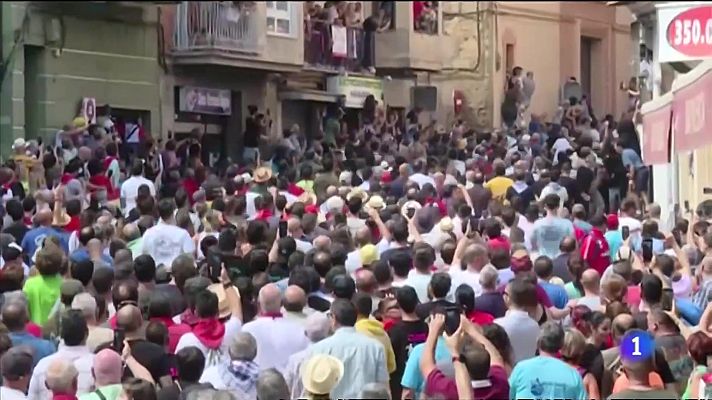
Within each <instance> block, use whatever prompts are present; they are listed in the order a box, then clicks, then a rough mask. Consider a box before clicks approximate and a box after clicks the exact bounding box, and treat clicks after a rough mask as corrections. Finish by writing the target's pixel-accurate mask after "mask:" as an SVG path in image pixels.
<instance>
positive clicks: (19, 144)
mask: <svg viewBox="0 0 712 400" xmlns="http://www.w3.org/2000/svg"><path fill="white" fill-rule="evenodd" d="M26 145H27V143H26V142H25V139H23V138H17V139H15V141H14V142H12V149H13V150H15V149H17V148H19V147H25V146H26Z"/></svg>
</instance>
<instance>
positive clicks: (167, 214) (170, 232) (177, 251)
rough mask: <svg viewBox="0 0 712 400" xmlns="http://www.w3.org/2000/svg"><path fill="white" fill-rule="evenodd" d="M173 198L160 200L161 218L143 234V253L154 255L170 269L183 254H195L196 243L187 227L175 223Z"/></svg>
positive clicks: (154, 258)
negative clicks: (182, 227)
mask: <svg viewBox="0 0 712 400" xmlns="http://www.w3.org/2000/svg"><path fill="white" fill-rule="evenodd" d="M175 208H176V206H175V203H174V202H173V199H171V198H166V199H161V201H159V202H158V214H159V215H160V217H161V220H160V221H158V223H157V224H156V225H155V226H153V227H151V228H149V229H148V230H147V231H146V233H145V234H144V235H143V251H142V253H143V254H148V255H150V256H151V257H153V260H154V261H155V262H156V265H161V264H163V265H164V266H165V267H166V268H167V269H168V271H170V268H171V264H173V260H175V258H176V257H178V256H179V255H181V254H186V253H187V254H191V255H192V254H193V253H194V252H195V243H194V242H193V239H192V238H191V237H190V235H189V234H188V232H187V231H186V230H185V229H181V228H179V227H177V226H176V225H175V218H174V212H175Z"/></svg>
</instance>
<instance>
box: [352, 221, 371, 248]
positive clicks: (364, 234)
mask: <svg viewBox="0 0 712 400" xmlns="http://www.w3.org/2000/svg"><path fill="white" fill-rule="evenodd" d="M356 242H357V243H358V244H359V246H365V245H367V244H369V243H371V230H370V229H369V228H368V226H364V227H362V228H359V230H358V231H356Z"/></svg>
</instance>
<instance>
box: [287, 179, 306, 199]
mask: <svg viewBox="0 0 712 400" xmlns="http://www.w3.org/2000/svg"><path fill="white" fill-rule="evenodd" d="M287 192H288V193H289V194H291V195H292V196H297V197H299V196H301V195H302V194H304V189H302V188H300V187H299V186H297V184H296V183H293V182H289V184H288V185H287Z"/></svg>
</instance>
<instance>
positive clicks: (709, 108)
mask: <svg viewBox="0 0 712 400" xmlns="http://www.w3.org/2000/svg"><path fill="white" fill-rule="evenodd" d="M672 93H673V100H672V113H673V132H674V137H675V140H674V142H675V151H691V150H695V149H700V148H703V147H705V146H709V145H712V133H710V131H709V129H710V128H711V127H712V60H707V61H704V62H702V63H701V64H699V65H698V66H696V67H695V68H694V69H693V70H692V71H690V72H688V73H687V74H685V75H683V76H681V77H679V78H677V79H675V81H674V82H673V84H672Z"/></svg>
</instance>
